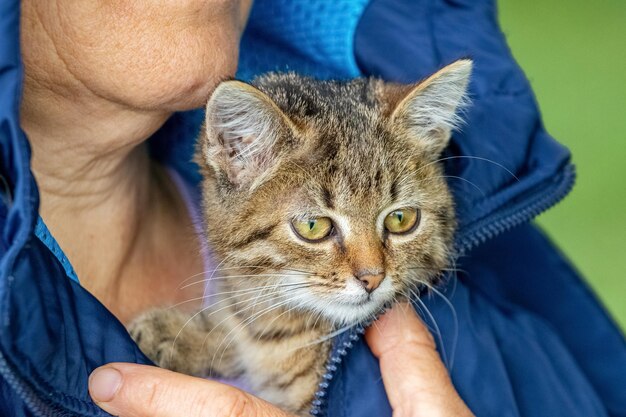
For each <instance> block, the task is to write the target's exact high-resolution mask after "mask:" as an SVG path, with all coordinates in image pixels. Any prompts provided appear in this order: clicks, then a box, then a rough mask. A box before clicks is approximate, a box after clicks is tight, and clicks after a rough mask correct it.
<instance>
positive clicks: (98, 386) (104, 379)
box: [89, 368, 122, 402]
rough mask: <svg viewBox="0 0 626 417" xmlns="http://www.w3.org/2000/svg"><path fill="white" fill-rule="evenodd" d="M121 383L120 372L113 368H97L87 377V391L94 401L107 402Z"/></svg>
mask: <svg viewBox="0 0 626 417" xmlns="http://www.w3.org/2000/svg"><path fill="white" fill-rule="evenodd" d="M120 385H122V374H121V373H120V372H119V371H118V370H117V369H114V368H98V369H96V370H95V371H93V372H92V373H91V376H90V377H89V392H90V393H91V398H93V399H94V400H95V401H96V402H108V401H111V400H112V399H113V397H114V396H115V393H116V392H117V390H118V389H119V388H120Z"/></svg>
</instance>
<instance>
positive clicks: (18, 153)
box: [0, 0, 626, 417]
mask: <svg viewBox="0 0 626 417" xmlns="http://www.w3.org/2000/svg"><path fill="white" fill-rule="evenodd" d="M18 25H19V1H18V0H3V1H2V2H0V175H1V176H2V178H3V179H4V182H6V185H3V181H0V329H1V330H0V416H57V415H62V416H105V415H107V414H106V413H104V412H103V411H101V410H100V409H99V408H97V407H96V406H95V405H94V404H93V403H92V402H91V400H90V398H89V395H88V393H87V378H88V375H89V373H90V372H91V371H92V370H93V369H94V368H96V367H98V366H99V365H102V364H104V363H107V362H112V361H127V362H138V363H149V361H148V360H147V359H146V358H145V357H144V355H143V354H142V353H141V352H140V351H139V350H138V349H137V347H136V345H135V344H134V343H133V342H132V340H131V339H130V338H129V336H128V334H127V333H126V330H125V329H124V327H123V326H122V325H121V324H120V323H119V322H118V321H117V320H116V319H115V318H114V317H113V316H112V315H111V314H110V313H109V312H108V311H107V310H106V309H105V308H104V307H103V306H102V305H101V304H100V303H99V302H98V301H97V300H96V299H95V298H94V297H93V296H91V295H90V294H89V293H88V292H87V291H86V290H84V289H83V288H82V287H81V285H80V284H79V282H78V281H77V279H76V276H75V274H74V272H73V271H72V268H71V265H70V264H69V262H68V261H67V259H66V258H65V256H64V255H63V253H62V251H61V250H60V248H59V247H58V245H57V244H56V243H55V241H54V239H53V237H52V236H50V233H49V232H48V231H47V229H46V228H45V225H44V224H43V222H41V221H40V220H39V218H38V215H37V208H38V192H37V186H36V184H35V181H34V179H33V176H32V173H31V172H30V169H29V158H30V151H29V145H28V141H27V139H26V137H25V136H24V134H23V133H22V131H21V130H20V127H19V123H18V121H19V119H18V107H19V100H20V92H21V90H20V88H21V78H22V73H21V70H22V68H21V66H20V65H21V64H20V51H19V42H18V38H19V28H18ZM463 56H471V57H473V59H474V60H475V64H476V70H475V75H474V78H473V80H472V83H471V95H472V98H473V106H472V107H471V109H470V110H469V112H468V115H467V120H468V123H467V125H466V127H465V128H464V129H463V132H462V133H459V134H455V136H454V138H453V142H452V145H451V146H450V147H449V149H448V150H447V153H448V155H447V156H450V157H451V158H450V159H448V160H447V161H446V170H447V171H448V173H449V175H454V176H458V177H461V178H462V180H451V182H450V185H451V186H452V188H453V190H454V195H455V198H456V203H457V207H458V213H459V218H460V229H459V233H458V239H457V244H458V247H459V249H460V250H461V251H462V252H463V256H462V257H461V258H460V260H459V265H458V266H459V268H460V269H462V270H463V272H459V273H458V274H456V275H455V276H451V277H450V279H449V284H448V285H447V287H445V288H443V289H442V292H443V296H445V297H447V299H449V303H447V302H445V300H444V299H443V297H440V296H431V297H427V298H425V299H424V302H425V303H426V305H427V306H428V309H429V311H430V312H431V314H432V317H431V316H428V315H426V316H425V317H424V318H425V320H427V321H428V322H430V325H431V327H433V328H435V329H436V330H437V334H436V339H437V340H438V347H439V349H440V352H441V354H442V356H444V358H445V360H446V363H447V364H448V366H449V369H450V373H451V375H452V379H453V381H454V383H455V385H456V387H457V389H458V391H459V393H460V394H461V396H462V397H463V398H464V399H465V401H466V402H467V403H468V405H469V406H470V407H471V409H472V410H473V411H474V412H475V413H476V415H477V416H498V417H502V416H511V417H515V416H568V417H590V416H609V415H610V416H626V344H625V342H624V339H623V337H622V335H621V334H620V333H619V331H618V330H617V329H616V327H615V326H614V324H613V323H612V322H611V320H610V319H609V318H608V317H607V315H606V313H605V312H604V310H603V309H602V308H601V307H600V306H599V304H598V302H597V301H596V299H595V298H594V296H593V294H592V293H591V292H590V291H589V289H588V288H587V286H586V285H585V284H584V283H583V282H582V281H581V279H580V278H579V276H578V275H577V273H576V271H575V270H574V268H573V267H572V266H571V265H570V264H569V263H568V262H567V261H566V260H565V259H564V258H563V256H562V255H561V254H560V253H559V252H558V251H557V250H556V249H555V248H554V247H553V246H552V244H551V243H550V242H549V241H548V240H547V239H546V237H545V236H544V235H543V234H542V233H541V232H540V231H539V230H537V228H536V227H535V226H533V225H532V224H531V223H530V221H531V219H532V218H533V217H534V216H535V215H537V214H538V213H540V212H542V211H543V210H546V209H547V208H549V207H550V206H552V205H553V204H555V203H556V202H558V201H559V200H560V199H561V198H562V197H564V196H565V195H566V194H567V192H568V191H569V190H570V188H571V187H572V184H573V181H574V169H573V167H572V165H571V164H570V155H569V153H568V151H567V150H566V149H565V148H564V147H563V146H561V145H559V144H558V143H557V142H555V141H554V140H553V139H552V138H551V137H550V136H549V135H548V134H547V133H546V132H545V130H544V127H543V125H542V123H541V119H540V116H539V113H538V110H537V105H536V102H535V99H534V97H533V94H532V92H531V89H530V86H529V84H528V81H527V80H526V79H525V77H524V75H523V73H522V71H521V70H520V68H519V67H518V66H517V65H516V63H515V61H514V60H513V58H512V57H511V54H510V52H509V50H508V48H507V46H506V43H505V40H504V38H503V36H502V34H501V32H500V30H499V28H498V24H497V21H496V10H495V3H494V1H493V0H372V1H367V0H335V1H333V2H322V1H320V2H312V1H307V0H257V2H256V5H255V7H254V10H253V12H252V16H251V20H250V25H249V28H248V30H247V32H246V34H245V36H244V39H243V41H242V57H241V69H240V74H239V76H240V77H242V78H249V77H251V76H253V75H254V74H256V73H260V72H263V71H267V70H285V69H290V70H296V71H299V72H303V73H309V74H313V75H315V76H318V77H333V78H348V77H353V76H358V75H361V74H365V75H370V74H373V75H377V76H380V77H383V78H385V79H390V80H397V81H405V82H408V81H415V80H418V79H420V78H421V77H423V76H424V75H426V74H429V73H432V72H433V71H434V70H436V69H437V68H438V67H440V66H441V65H443V64H445V63H449V62H451V61H453V60H455V59H457V58H459V57H463ZM199 122H200V117H199V116H198V113H197V112H191V113H186V114H177V115H175V116H173V117H172V118H171V120H170V121H169V122H168V123H167V124H166V125H165V126H164V127H163V129H161V131H160V132H159V133H158V134H157V135H155V137H154V138H152V139H151V140H152V144H151V145H152V150H153V155H154V157H155V158H157V159H160V160H161V161H163V162H164V163H166V164H168V165H170V166H173V167H175V168H176V169H178V170H179V171H180V172H181V173H182V174H183V176H184V177H185V178H186V179H187V180H188V181H190V182H194V181H197V179H198V178H197V173H195V171H194V169H193V166H192V165H191V164H190V163H189V162H188V161H189V157H190V153H191V151H192V147H193V140H194V138H195V136H196V133H197V130H198V124H199ZM172 135H176V136H177V137H178V138H179V139H180V140H179V141H176V145H175V147H172V146H173V145H172V142H173V141H166V140H164V139H165V138H168V137H172ZM459 155H468V156H473V157H476V159H467V158H452V157H454V156H459ZM487 159H489V160H492V161H495V162H496V163H495V164H494V163H489V162H486V160H487ZM313 412H314V413H316V414H319V415H328V416H333V417H335V416H337V417H339V416H342V417H364V416H375V417H385V416H391V410H390V408H389V404H388V401H387V399H386V396H385V392H384V388H383V385H382V382H381V378H380V374H379V368H378V365H377V362H376V360H375V359H374V358H373V356H372V355H371V353H370V352H369V350H368V348H367V347H366V345H365V344H364V343H363V341H362V340H361V337H360V332H359V329H356V330H355V331H354V332H352V333H350V334H343V335H341V336H339V337H338V338H337V339H336V340H335V343H334V348H333V352H332V355H331V358H329V363H328V373H327V374H326V375H325V378H324V381H323V382H322V383H321V384H320V391H319V393H318V400H317V401H316V407H315V409H314V410H313Z"/></svg>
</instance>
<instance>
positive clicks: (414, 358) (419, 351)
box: [365, 303, 472, 417]
mask: <svg viewBox="0 0 626 417" xmlns="http://www.w3.org/2000/svg"><path fill="white" fill-rule="evenodd" d="M365 339H366V341H367V344H368V345H369V346H370V349H371V350H372V353H373V354H374V355H375V356H376V357H377V358H378V359H379V361H380V371H381V373H382V377H383V383H384V384H385V390H386V391H387V396H388V398H389V402H390V404H391V407H392V408H393V410H394V415H403V416H404V415H406V416H411V417H413V416H422V415H424V416H438V415H455V416H466V415H467V416H471V415H472V414H471V412H470V411H469V409H467V407H466V406H465V404H464V403H463V400H461V398H460V397H459V395H458V394H457V392H456V390H455V389H454V386H453V385H452V381H451V380H450V376H449V375H448V371H447V369H446V367H445V365H444V364H443V362H442V361H441V358H440V357H439V353H438V352H437V348H436V345H435V341H434V339H433V337H432V335H431V334H430V333H429V331H428V329H427V328H426V326H425V325H424V323H422V321H421V320H420V318H419V317H418V316H417V314H416V313H415V310H414V309H413V307H412V306H411V305H410V304H408V303H402V304H397V305H395V306H394V307H393V309H391V310H389V311H388V312H386V313H385V314H384V315H383V316H381V317H380V318H379V319H378V320H377V321H376V322H375V323H374V324H373V325H372V326H371V327H370V328H369V329H368V330H367V332H366V333H365Z"/></svg>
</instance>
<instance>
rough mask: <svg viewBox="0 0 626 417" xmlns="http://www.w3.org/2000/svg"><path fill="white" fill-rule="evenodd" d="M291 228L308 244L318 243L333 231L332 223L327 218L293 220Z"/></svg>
mask: <svg viewBox="0 0 626 417" xmlns="http://www.w3.org/2000/svg"><path fill="white" fill-rule="evenodd" d="M291 226H292V227H293V230H294V231H295V232H296V234H297V235H298V236H299V237H301V238H302V239H304V240H306V241H310V242H317V241H320V240H322V239H324V238H325V237H327V236H328V235H330V233H331V232H332V231H333V222H332V221H331V220H330V219H329V218H328V217H317V218H314V219H308V220H293V221H292V222H291Z"/></svg>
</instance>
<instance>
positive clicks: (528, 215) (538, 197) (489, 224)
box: [310, 164, 576, 417]
mask: <svg viewBox="0 0 626 417" xmlns="http://www.w3.org/2000/svg"><path fill="white" fill-rule="evenodd" d="M575 181H576V170H575V167H574V165H572V164H568V165H566V166H565V167H564V169H563V170H562V172H561V173H560V174H558V175H556V176H555V177H553V178H551V179H550V180H549V181H548V182H547V183H546V182H544V183H542V184H540V185H538V186H537V187H535V188H534V189H532V190H530V191H528V192H527V193H526V195H527V197H525V198H523V199H522V202H521V203H518V204H514V205H512V206H511V207H506V208H503V209H500V210H498V211H496V212H495V213H494V214H492V215H491V216H488V217H487V218H485V219H482V220H479V221H478V222H477V223H476V225H475V226H470V227H469V230H468V231H467V232H463V233H461V234H460V236H459V238H458V240H457V242H458V243H457V251H458V253H459V255H461V254H465V253H467V252H469V251H470V250H471V249H473V248H475V247H476V246H478V245H480V244H482V243H484V242H486V241H487V240H489V239H492V238H494V237H496V236H498V235H499V234H501V233H503V232H505V231H507V230H509V229H511V228H513V227H515V226H519V225H521V224H523V223H526V222H528V221H530V220H532V219H533V218H534V217H536V216H538V215H539V214H541V213H543V212H544V211H546V210H548V209H549V208H550V207H552V206H554V205H555V204H557V203H558V202H559V201H561V200H562V199H563V198H564V197H565V196H566V195H567V194H568V193H569V192H570V191H571V190H572V187H573V186H574V182H575ZM369 324H371V322H367V323H363V324H360V325H357V326H356V327H353V328H351V329H350V330H348V331H346V332H345V333H342V334H340V335H338V336H337V337H336V338H335V340H334V342H333V347H332V349H331V354H330V357H329V359H328V362H327V363H326V373H324V375H323V376H322V382H320V383H319V385H318V388H319V389H318V391H317V392H316V393H315V400H313V403H312V404H311V405H312V406H311V410H310V414H311V415H313V416H317V417H321V416H326V415H327V412H328V402H327V401H326V400H327V398H328V388H329V387H330V382H331V381H332V380H333V379H334V378H335V376H336V373H337V370H338V369H339V365H340V364H341V362H342V361H343V360H344V358H345V356H346V355H347V354H348V351H349V350H350V349H351V348H352V347H353V346H354V345H355V344H356V343H357V342H358V341H359V340H360V339H361V337H362V335H363V334H364V333H365V328H366V327H367V326H369Z"/></svg>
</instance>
